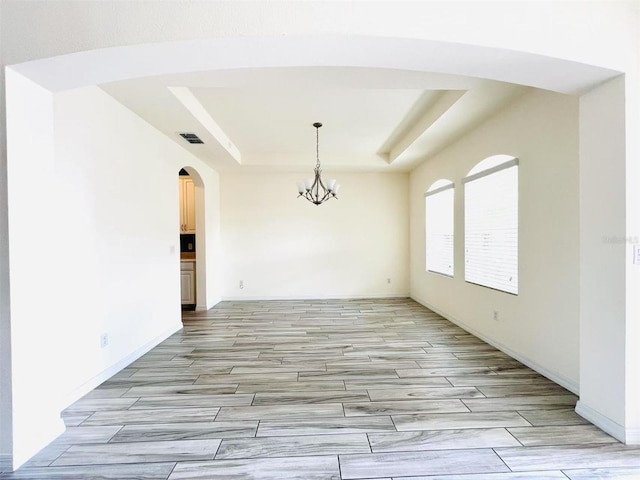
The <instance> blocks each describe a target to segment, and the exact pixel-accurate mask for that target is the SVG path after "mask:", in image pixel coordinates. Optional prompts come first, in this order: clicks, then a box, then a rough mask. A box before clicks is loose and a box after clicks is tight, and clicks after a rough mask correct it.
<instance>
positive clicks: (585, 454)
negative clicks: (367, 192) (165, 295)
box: [0, 299, 640, 480]
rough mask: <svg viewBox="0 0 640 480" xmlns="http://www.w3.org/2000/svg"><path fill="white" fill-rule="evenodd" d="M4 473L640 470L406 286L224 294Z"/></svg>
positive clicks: (514, 365) (551, 387) (401, 474)
mask: <svg viewBox="0 0 640 480" xmlns="http://www.w3.org/2000/svg"><path fill="white" fill-rule="evenodd" d="M184 325H185V327H184V329H183V330H182V331H180V332H178V333H176V334H175V335H173V336H172V337H171V338H169V339H168V340H166V341H165V342H163V343H162V344H161V345H159V346H157V347H156V348H154V349H153V350H152V351H150V352H149V353H147V354H146V355H144V356H143V357H142V358H140V359H139V360H137V361H136V362H134V363H133V364H131V365H130V366H129V367H128V368H126V369H124V370H123V371H121V372H120V373H118V374H117V375H115V376H114V377H113V378H111V379H110V380H108V381H107V382H105V383H104V384H102V385H101V386H100V387H98V388H96V389H95V390H94V391H92V392H91V393H89V394H88V395H87V396H86V397H85V398H83V399H81V400H79V401H78V402H76V403H75V404H74V405H72V406H70V407H69V408H68V409H67V410H66V411H65V412H64V419H65V422H66V424H67V432H66V433H65V434H64V435H63V436H62V437H61V438H59V439H58V440H56V441H55V442H54V443H53V444H52V445H50V446H49V447H47V448H45V449H44V450H43V451H42V452H41V453H40V454H38V455H37V456H36V457H35V458H34V459H32V460H31V461H30V462H29V463H28V464H27V465H26V466H24V467H23V468H21V469H20V470H18V471H17V472H15V473H13V474H7V475H4V476H0V478H2V479H7V480H8V479H13V478H21V479H25V478H28V479H33V480H38V479H67V480H73V479H82V480H89V479H118V480H127V479H142V480H159V479H162V480H178V479H225V480H227V479H263V480H276V479H278V480H282V479H300V480H340V479H375V480H390V479H402V480H420V479H422V480H427V479H430V480H533V479H535V480H552V479H554V480H557V479H565V480H566V479H571V480H593V479H619V480H622V479H625V480H630V479H640V448H632V447H627V446H625V445H622V444H620V443H618V442H617V441H615V440H614V439H612V438H611V437H609V436H608V435H606V434H605V433H603V432H602V431H600V430H599V429H597V428H595V427H594V426H592V425H590V424H589V423H587V422H586V421H584V420H583V419H582V418H581V417H579V416H578V415H576V413H575V412H574V407H575V402H576V400H577V399H576V397H575V396H574V395H573V394H571V393H570V392H568V391H566V390H564V389H563V388H561V387H559V386H558V385H556V384H554V383H553V382H551V381H549V380H547V379H546V378H544V377H542V376H541V375H538V374H536V373H535V372H534V371H532V370H530V369H528V368H527V367H525V366H523V365H522V364H520V363H519V362H517V361H515V360H513V359H512V358H510V357H508V356H507V355H505V354H503V353H501V352H500V351H498V350H496V349H494V348H492V347H491V346H489V345H487V344H486V343H484V342H482V341H480V340H478V339H477V338H475V337H473V336H472V335H469V334H468V333H466V332H464V331H463V330H461V329H460V328H458V327H457V326H455V325H453V324H451V323H449V322H448V321H447V320H445V319H443V318H442V317H440V316H438V315H437V314H435V313H433V312H431V311H429V310H427V309H426V308H424V307H422V306H420V305H419V304H417V303H415V302H413V301H412V300H409V299H384V300H350V301H347V300H344V301H311V300H310V301H270V302H223V303H221V304H220V305H218V306H217V307H215V308H214V309H212V310H210V311H208V312H198V313H193V312H190V313H185V314H184Z"/></svg>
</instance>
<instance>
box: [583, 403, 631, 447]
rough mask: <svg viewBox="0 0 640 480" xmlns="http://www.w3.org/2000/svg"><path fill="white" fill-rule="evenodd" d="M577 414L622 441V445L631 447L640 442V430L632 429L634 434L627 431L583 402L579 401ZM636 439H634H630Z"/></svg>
mask: <svg viewBox="0 0 640 480" xmlns="http://www.w3.org/2000/svg"><path fill="white" fill-rule="evenodd" d="M576 413H577V414H578V415H580V416H581V417H582V418H584V419H585V420H589V421H590V422H591V423H593V424H594V425H595V426H596V427H598V428H600V429H601V430H604V431H605V432H607V433H608V434H609V435H611V436H612V437H613V438H615V439H617V440H620V441H621V442H622V443H627V444H629V445H637V444H638V442H639V441H640V430H638V429H631V430H633V431H632V432H629V431H628V430H627V431H625V428H624V427H623V426H622V425H620V424H619V423H617V422H614V421H613V420H611V419H610V418H609V417H607V416H605V415H602V414H601V413H600V412H598V411H596V410H594V409H593V408H591V407H589V406H587V405H585V403H584V402H583V401H582V400H578V403H577V404H576ZM630 437H634V438H630ZM634 439H635V442H636V443H630V440H634Z"/></svg>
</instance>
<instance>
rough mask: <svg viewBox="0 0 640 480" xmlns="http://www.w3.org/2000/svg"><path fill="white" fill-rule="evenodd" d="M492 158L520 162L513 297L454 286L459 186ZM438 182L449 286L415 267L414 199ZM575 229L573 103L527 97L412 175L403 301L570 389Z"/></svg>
mask: <svg viewBox="0 0 640 480" xmlns="http://www.w3.org/2000/svg"><path fill="white" fill-rule="evenodd" d="M496 154H507V155H512V156H514V157H517V158H518V159H519V161H520V167H519V170H520V215H519V217H520V218H519V220H520V235H519V251H520V252H519V253H520V254H519V259H520V263H519V271H520V281H519V283H520V288H519V291H520V294H519V295H518V296H513V295H509V294H506V293H502V292H498V291H495V290H491V289H488V288H484V287H480V286H477V285H472V284H469V283H466V282H465V281H464V220H463V213H464V203H463V187H462V183H461V180H462V179H463V178H464V177H465V176H466V175H467V173H468V172H469V170H470V169H471V168H472V167H473V166H474V165H475V164H476V163H477V162H479V161H481V160H483V159H484V158H486V157H489V156H492V155H496ZM440 178H446V179H449V180H451V181H453V182H454V183H455V186H456V190H455V277H454V278H453V279H450V278H446V277H443V276H441V275H436V274H433V273H427V272H425V268H424V265H425V253H424V251H425V245H424V244H425V230H424V229H425V222H424V193H425V192H426V191H427V189H428V188H429V186H430V185H431V184H432V183H433V182H434V181H436V180H438V179H440ZM578 227H579V225H578V100H577V98H574V97H569V96H563V95H559V94H553V93H549V92H544V91H541V90H534V91H531V92H530V93H527V94H526V95H525V96H523V97H521V98H520V99H519V100H517V101H516V102H514V103H513V104H511V105H510V106H508V107H507V108H505V109H504V110H503V111H501V112H500V113H499V114H497V115H496V116H494V117H493V118H491V119H489V120H488V121H487V122H486V123H484V124H483V125H481V126H480V127H479V128H477V129H476V130H474V131H473V132H471V133H470V134H468V135H467V136H465V137H463V138H462V139H461V140H459V141H458V142H456V143H455V144H454V145H452V146H451V147H449V148H448V149H446V150H445V151H443V152H442V153H440V154H439V155H437V156H436V157H434V158H432V159H430V160H429V161H427V162H425V163H424V164H423V165H421V166H420V167H419V168H417V169H416V170H414V171H413V172H412V174H411V294H412V296H413V297H414V298H415V299H417V300H419V301H420V302H422V303H424V304H425V305H428V306H431V307H433V308H434V309H436V310H437V311H439V312H440V313H442V314H443V315H445V316H446V317H448V318H450V319H451V320H453V321H455V322H456V323H459V324H461V325H463V326H464V327H465V328H467V329H469V330H470V331H472V332H473V333H476V334H478V335H479V336H481V337H483V338H484V339H486V340H488V341H490V342H491V343H493V344H494V345H496V346H499V347H500V348H503V349H505V350H506V351H508V352H509V353H511V354H513V355H515V356H516V357H517V358H519V359H521V360H524V361H525V362H526V363H528V364H530V365H532V366H535V367H536V368H537V369H538V370H539V371H541V372H543V373H545V374H547V375H549V376H550V377H552V378H553V379H554V380H556V381H558V382H559V383H561V384H563V385H565V386H567V387H569V388H571V389H572V390H577V388H578V382H579V368H578V360H579V296H578V295H579V276H578V274H579V236H578V235H579V228H578ZM494 311H497V312H498V314H499V320H498V321H495V320H493V312H494Z"/></svg>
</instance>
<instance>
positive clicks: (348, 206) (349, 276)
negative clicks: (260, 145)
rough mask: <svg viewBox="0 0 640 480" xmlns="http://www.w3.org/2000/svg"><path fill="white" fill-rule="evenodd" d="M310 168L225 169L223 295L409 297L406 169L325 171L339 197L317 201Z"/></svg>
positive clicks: (222, 199) (239, 296)
mask: <svg viewBox="0 0 640 480" xmlns="http://www.w3.org/2000/svg"><path fill="white" fill-rule="evenodd" d="M312 173H313V165H311V164H310V165H309V171H308V172H306V173H300V174H284V173H282V174H277V173H237V174H236V173H222V174H221V205H222V241H223V248H224V259H223V265H224V274H223V277H224V284H223V297H224V298H234V299H235V298H244V299H248V298H341V297H375V296H394V295H408V293H409V285H408V280H409V275H408V264H409V252H408V246H409V219H408V178H409V177H408V175H407V174H375V173H345V172H329V171H327V172H326V174H325V176H326V178H329V176H331V177H335V178H337V179H338V182H339V183H340V184H341V185H342V187H341V190H340V195H339V197H340V198H339V199H338V200H335V199H332V200H329V201H327V202H326V203H324V204H322V205H320V206H316V205H313V204H311V203H309V202H308V201H306V200H304V199H302V198H298V199H296V196H297V194H298V193H297V187H296V181H299V180H302V179H304V178H306V177H308V176H309V175H310V174H312ZM387 279H390V281H391V283H388V282H387ZM240 280H242V281H243V283H244V288H243V289H240V288H239V282H240Z"/></svg>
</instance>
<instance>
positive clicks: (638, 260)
mask: <svg viewBox="0 0 640 480" xmlns="http://www.w3.org/2000/svg"><path fill="white" fill-rule="evenodd" d="M633 263H634V264H635V265H640V244H637V245H634V246H633Z"/></svg>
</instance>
